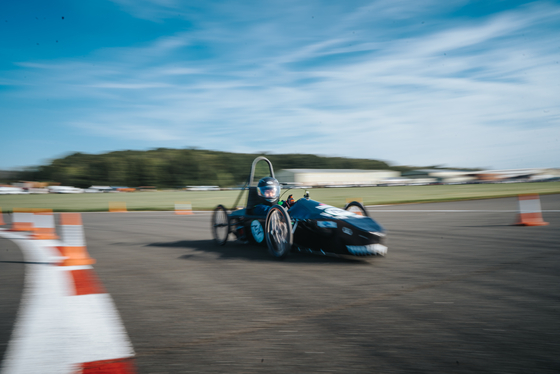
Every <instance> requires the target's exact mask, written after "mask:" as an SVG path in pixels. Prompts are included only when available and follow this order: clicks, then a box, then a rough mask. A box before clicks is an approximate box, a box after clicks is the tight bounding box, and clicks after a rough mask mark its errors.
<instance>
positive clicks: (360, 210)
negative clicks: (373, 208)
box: [344, 201, 369, 217]
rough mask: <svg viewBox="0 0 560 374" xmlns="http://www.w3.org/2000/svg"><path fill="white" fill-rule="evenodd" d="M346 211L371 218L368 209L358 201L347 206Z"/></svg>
mask: <svg viewBox="0 0 560 374" xmlns="http://www.w3.org/2000/svg"><path fill="white" fill-rule="evenodd" d="M344 210H347V211H349V212H352V213H355V214H357V215H360V216H364V217H369V214H368V212H367V210H366V208H364V206H363V205H362V204H361V203H359V202H357V201H351V202H349V203H348V204H346V206H345V207H344Z"/></svg>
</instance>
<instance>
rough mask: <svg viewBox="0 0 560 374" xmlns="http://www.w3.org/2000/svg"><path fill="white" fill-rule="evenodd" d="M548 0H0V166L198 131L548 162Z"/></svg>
mask: <svg viewBox="0 0 560 374" xmlns="http://www.w3.org/2000/svg"><path fill="white" fill-rule="evenodd" d="M558 19H560V3H558V2H549V1H544V2H541V1H537V2H525V1H453V0H449V1H430V0H426V1H412V0H408V1H401V0H377V1H313V0H308V1H290V0H283V1H213V2H209V1H208V2H205V1H196V2H195V1H175V0H153V1H150V0H115V1H103V0H95V1H94V0H85V1H48V2H45V1H25V0H23V1H13V2H9V1H3V2H0V35H2V38H0V123H1V133H0V169H9V168H15V167H21V166H30V165H38V164H42V163H46V162H48V160H49V159H52V158H56V157H60V156H63V155H65V154H67V153H71V152H85V153H101V152H106V151H113V150H122V149H139V150H142V149H150V148H159V147H169V148H184V147H198V148H204V149H214V150H223V151H233V152H265V151H266V152H270V153H285V152H294V153H313V154H321V155H329V156H346V157H359V158H373V159H381V160H386V161H389V162H391V163H393V164H398V165H434V164H439V165H441V164H443V165H452V166H463V167H488V168H523V167H560V142H559V139H560V64H559V62H560V37H559V36H560V22H558Z"/></svg>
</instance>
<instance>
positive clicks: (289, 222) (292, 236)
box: [211, 156, 387, 259]
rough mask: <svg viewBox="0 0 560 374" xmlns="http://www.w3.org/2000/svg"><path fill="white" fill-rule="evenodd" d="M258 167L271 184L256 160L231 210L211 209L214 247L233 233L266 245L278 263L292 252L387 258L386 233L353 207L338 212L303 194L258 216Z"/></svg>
mask: <svg viewBox="0 0 560 374" xmlns="http://www.w3.org/2000/svg"><path fill="white" fill-rule="evenodd" d="M259 162H264V163H266V164H267V166H268V174H269V177H268V178H264V179H270V178H274V169H273V167H272V163H271V162H270V161H269V160H268V159H267V158H266V157H262V156H261V157H257V158H256V159H255V160H254V161H253V163H252V165H251V172H250V174H249V178H248V180H247V183H246V184H245V186H244V187H243V189H242V191H241V193H240V195H239V197H238V198H237V201H236V202H235V204H234V208H232V209H226V208H225V207H224V206H223V205H218V206H217V207H216V208H215V209H214V213H213V215H212V223H211V228H212V234H213V237H214V240H215V242H216V243H218V244H219V245H224V244H225V243H226V242H227V240H228V237H229V234H230V233H233V234H234V236H235V237H236V238H237V239H238V240H240V241H242V242H253V243H257V244H261V245H265V244H266V246H267V247H268V250H269V252H270V254H271V255H272V256H274V257H276V258H279V259H282V258H285V257H286V256H287V255H288V254H289V253H290V252H291V251H292V250H296V251H300V252H311V253H318V254H322V255H352V256H370V255H382V256H384V255H385V254H386V253H387V247H386V246H385V240H386V233H385V230H384V229H383V227H381V225H379V224H378V223H377V222H376V221H375V220H373V219H372V218H370V217H369V216H368V213H367V211H366V209H365V208H364V207H363V205H362V204H361V203H359V202H357V201H352V202H350V203H348V204H347V205H346V206H345V208H344V209H340V208H336V207H334V206H330V205H327V204H323V203H320V202H318V201H315V200H312V199H310V196H309V192H308V191H306V193H305V194H304V196H303V197H302V198H300V199H299V200H297V201H295V202H294V203H293V204H291V205H286V204H285V203H284V204H282V203H283V202H281V201H279V202H278V203H277V204H274V205H272V206H269V207H266V208H267V209H266V212H265V213H264V214H263V213H262V209H258V208H259V203H260V202H262V195H261V194H260V193H259V190H258V189H257V183H256V181H255V180H254V177H255V170H256V167H257V164H258V163H259ZM245 191H248V196H247V203H246V204H245V207H244V208H243V207H241V208H237V203H238V202H239V201H240V199H241V197H242V196H243V194H244V193H245ZM283 205H284V206H283ZM286 206H289V208H288V209H286Z"/></svg>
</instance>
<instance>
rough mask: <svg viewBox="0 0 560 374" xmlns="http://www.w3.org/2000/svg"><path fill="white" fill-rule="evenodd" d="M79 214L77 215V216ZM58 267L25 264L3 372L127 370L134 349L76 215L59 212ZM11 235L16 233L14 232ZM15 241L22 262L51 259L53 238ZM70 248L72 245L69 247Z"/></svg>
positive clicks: (101, 373)
mask: <svg viewBox="0 0 560 374" xmlns="http://www.w3.org/2000/svg"><path fill="white" fill-rule="evenodd" d="M76 215H77V217H76ZM61 220H62V223H63V226H62V236H63V241H64V245H63V246H61V247H60V248H61V251H62V252H63V253H65V254H66V255H67V258H66V260H65V261H62V262H59V266H56V265H55V266H53V265H51V264H49V262H41V263H36V262H28V263H27V264H26V280H25V282H26V284H25V288H24V294H23V296H22V302H21V309H20V311H19V313H18V318H17V320H16V324H15V327H14V331H13V333H12V337H11V339H10V343H9V345H8V348H7V350H6V353H5V356H4V360H3V362H2V363H1V366H2V367H1V368H0V372H1V373H2V374H20V373H22V374H26V373H29V374H34V373H37V372H40V373H46V374H50V373H52V374H76V373H81V374H94V373H95V374H131V373H135V371H136V370H135V367H134V362H133V357H134V349H133V347H132V344H131V343H130V340H129V339H128V336H127V333H126V330H125V328H124V326H123V324H122V321H121V319H120V316H119V313H118V311H117V309H116V307H115V305H114V303H113V300H112V299H111V296H110V295H109V294H107V293H106V291H105V289H104V288H103V286H102V284H101V282H100V281H99V280H98V279H97V276H96V275H95V272H94V270H93V268H92V267H91V265H90V264H91V263H92V262H93V261H94V260H93V259H91V258H89V256H88V255H87V251H86V249H85V240H84V238H83V227H82V226H81V217H80V216H79V214H69V215H66V214H65V215H62V219H61ZM14 235H15V234H14ZM16 243H17V244H18V245H19V246H20V247H21V249H22V251H23V252H24V256H25V257H26V260H28V259H31V260H32V259H33V258H35V256H36V252H41V253H43V257H50V256H51V253H52V249H53V248H52V246H53V245H58V244H59V242H58V241H54V240H28V239H26V237H24V236H21V235H18V239H17V241H16ZM68 248H70V249H68Z"/></svg>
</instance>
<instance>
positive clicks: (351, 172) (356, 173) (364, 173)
mask: <svg viewBox="0 0 560 374" xmlns="http://www.w3.org/2000/svg"><path fill="white" fill-rule="evenodd" d="M400 175H401V173H400V172H398V171H393V170H357V169H283V170H280V171H279V172H277V173H276V178H277V179H278V181H280V182H283V183H294V184H300V185H304V186H316V187H325V186H372V185H377V184H379V183H382V181H383V180H386V179H388V178H396V177H400Z"/></svg>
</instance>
